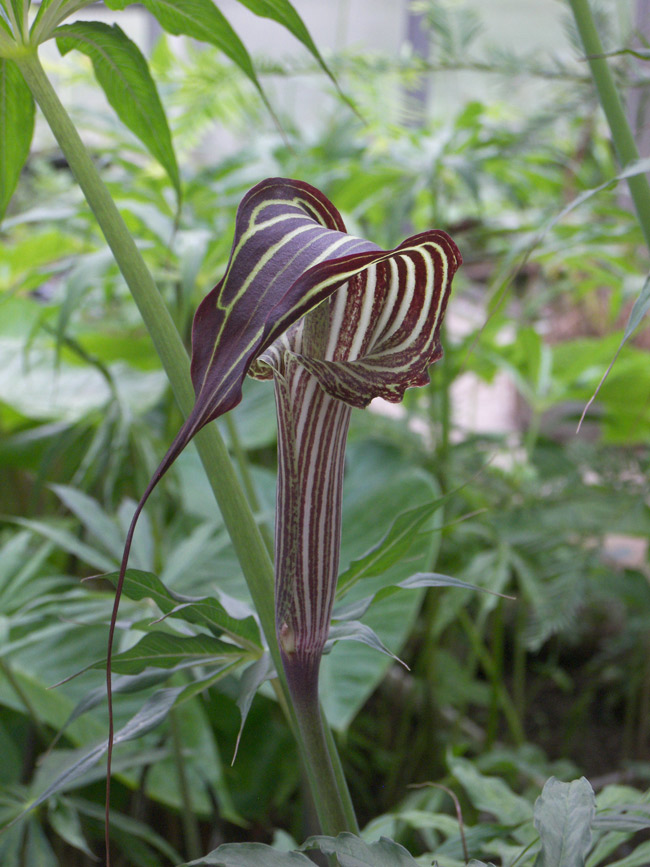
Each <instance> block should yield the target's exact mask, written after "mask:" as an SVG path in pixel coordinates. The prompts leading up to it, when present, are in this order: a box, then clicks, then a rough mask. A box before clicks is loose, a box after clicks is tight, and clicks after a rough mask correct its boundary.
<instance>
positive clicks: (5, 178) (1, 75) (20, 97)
mask: <svg viewBox="0 0 650 867" xmlns="http://www.w3.org/2000/svg"><path fill="white" fill-rule="evenodd" d="M33 133H34V99H33V97H32V94H31V92H30V90H29V88H28V87H27V85H26V84H25V80H24V78H23V77H22V75H21V74H20V70H19V69H18V67H17V66H16V64H15V63H14V62H13V61H12V60H6V59H4V58H0V220H1V219H2V217H3V216H4V213H5V211H6V210H7V205H8V204H9V200H10V199H11V197H12V195H13V192H14V190H15V189H16V184H17V183H18V178H19V177H20V172H21V171H22V168H23V166H24V164H25V160H26V159H27V156H28V154H29V148H30V146H31V143H32V135H33Z"/></svg>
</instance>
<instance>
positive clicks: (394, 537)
mask: <svg viewBox="0 0 650 867" xmlns="http://www.w3.org/2000/svg"><path fill="white" fill-rule="evenodd" d="M442 499H443V498H440V499H439V500H438V499H436V500H434V501H433V502H431V503H425V504H424V505H422V506H416V507H415V508H414V509H408V511H406V512H402V513H401V514H400V515H398V516H397V518H395V520H394V521H393V523H392V524H391V526H390V529H389V530H388V532H387V533H386V534H385V535H384V537H383V538H382V539H380V541H379V542H377V544H376V545H373V546H372V548H370V549H369V550H368V551H366V553H365V554H364V555H363V557H359V558H358V559H356V560H353V561H352V563H350V565H349V567H348V568H347V569H346V570H345V572H343V573H342V574H341V575H339V580H338V589H337V596H342V595H343V594H344V593H345V592H347V590H349V588H350V587H352V586H353V585H354V584H356V582H357V581H360V580H361V579H362V578H367V577H371V576H374V575H381V574H382V573H383V572H385V571H386V570H387V569H389V568H390V567H391V566H393V565H394V564H395V563H397V562H398V561H399V560H401V559H402V558H403V557H404V555H405V554H406V552H407V551H408V549H409V548H410V547H411V545H412V544H413V536H414V534H415V533H416V532H417V531H418V530H419V529H420V528H421V527H422V526H423V525H424V524H425V523H426V522H427V521H428V520H429V518H430V517H431V516H432V515H434V514H435V513H436V512H437V511H438V509H439V508H440V506H441V501H442Z"/></svg>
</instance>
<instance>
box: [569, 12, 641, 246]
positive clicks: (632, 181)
mask: <svg viewBox="0 0 650 867" xmlns="http://www.w3.org/2000/svg"><path fill="white" fill-rule="evenodd" d="M569 5H570V6H571V10H572V12H573V17H574V18H575V22H576V26H577V28H578V33H579V34H580V39H581V40H582V45H583V47H584V50H585V54H586V55H587V60H588V61H589V67H590V69H591V75H592V77H593V80H594V84H595V85H596V89H597V91H598V97H599V99H600V104H601V106H602V109H603V111H604V112H605V117H606V118H607V123H608V124H609V129H610V132H611V135H612V140H613V142H614V147H615V148H616V153H617V155H618V159H619V162H620V163H621V165H622V166H626V165H628V164H629V163H633V162H635V161H636V160H638V159H639V151H638V149H637V146H636V143H635V141H634V136H633V134H632V130H631V129H630V125H629V123H628V120H627V117H626V115H625V110H624V108H623V103H622V102H621V98H620V96H619V94H618V91H617V89H616V85H615V84H614V78H613V76H612V73H611V72H610V69H609V66H608V65H607V59H606V58H605V57H603V54H604V51H603V45H602V42H601V41H600V36H599V35H598V31H597V30H596V24H595V22H594V18H593V15H592V13H591V7H590V5H589V0H569ZM627 183H628V186H629V188H630V195H631V196H632V201H633V202H634V208H635V210H636V214H637V217H638V220H639V225H640V226H641V231H642V232H643V237H644V238H645V242H646V245H647V247H648V250H650V184H649V183H648V178H647V177H646V176H645V175H635V176H634V177H632V178H628V179H627Z"/></svg>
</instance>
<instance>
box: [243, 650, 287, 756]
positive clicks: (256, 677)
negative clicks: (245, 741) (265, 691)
mask: <svg viewBox="0 0 650 867" xmlns="http://www.w3.org/2000/svg"><path fill="white" fill-rule="evenodd" d="M272 677H277V674H276V672H275V670H274V668H273V660H272V659H271V655H270V654H269V653H264V654H263V656H261V657H260V658H259V659H257V660H256V661H255V662H254V663H253V664H252V665H249V666H248V668H247V669H246V671H245V672H244V673H243V674H242V676H241V680H240V682H239V694H238V696H237V707H238V708H239V713H240V714H241V724H240V726H239V732H238V733H237V742H236V744H235V754H234V757H233V762H234V761H235V757H236V756H237V751H238V749H239V741H240V740H241V736H242V732H243V731H244V725H245V724H246V718H247V716H248V712H249V710H250V709H251V705H252V703H253V699H254V698H255V694H256V693H257V690H258V689H259V688H260V686H261V685H262V684H263V683H264V682H265V681H266V680H270V679H271V678H272Z"/></svg>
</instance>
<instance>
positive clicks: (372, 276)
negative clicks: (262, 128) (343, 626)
mask: <svg viewBox="0 0 650 867" xmlns="http://www.w3.org/2000/svg"><path fill="white" fill-rule="evenodd" d="M460 262H461V257H460V253H459V251H458V249H457V247H456V245H455V244H454V242H453V241H452V240H451V239H450V238H449V237H448V235H446V234H445V233H444V232H441V231H438V230H431V231H428V232H423V233H421V234H418V235H415V236H413V237H411V238H408V239H406V240H405V241H404V242H403V243H402V244H400V245H399V247H397V248H396V249H394V250H390V251H388V252H386V251H383V250H381V249H379V248H378V247H377V246H376V245H375V244H372V243H371V242H369V241H365V240H363V239H361V238H358V237H355V236H354V235H349V234H347V233H346V231H345V225H344V223H343V221H342V219H341V216H340V214H339V213H338V211H337V210H336V208H335V207H334V206H333V205H332V204H331V203H330V202H329V201H328V200H327V198H326V197H325V196H324V195H323V194H322V193H320V192H319V191H318V190H317V189H315V188H314V187H312V186H310V185H309V184H306V183H303V182H301V181H295V180H288V179H284V178H272V179H269V180H266V181H263V182H261V183H260V184H258V185H257V186H256V187H254V188H253V189H252V190H251V191H250V192H249V193H247V194H246V196H245V197H244V199H243V201H242V203H241V205H240V207H239V210H238V213H237V220H236V227H235V237H234V241H233V247H232V252H231V256H230V261H229V263H228V266H227V269H226V273H225V275H224V277H223V279H222V280H221V281H220V283H219V284H218V285H217V286H216V287H215V288H214V289H213V290H212V291H211V292H210V293H209V294H208V295H207V296H206V297H205V298H204V300H203V301H202V302H201V304H200V306H199V308H198V310H197V312H196V315H195V318H194V325H193V332H192V364H191V374H192V382H193V385H194V389H195V393H196V402H195V405H194V408H193V410H192V411H191V413H190V414H189V415H188V417H187V419H186V421H185V423H184V424H183V426H182V427H181V429H180V431H179V433H178V435H177V436H176V438H175V439H174V441H173V443H172V445H171V446H170V448H169V450H168V452H167V453H166V455H165V456H164V458H163V460H162V461H161V463H160V465H159V467H158V469H157V470H156V472H155V473H154V475H153V476H152V478H151V481H150V483H149V485H148V487H147V489H146V490H145V492H144V494H143V496H142V499H141V500H140V502H139V503H138V506H137V508H136V510H135V514H134V516H133V520H132V523H131V526H130V529H129V533H128V536H127V540H126V546H125V551H124V556H123V560H122V564H121V569H120V574H119V578H118V585H117V595H116V600H115V608H114V611H113V618H112V621H111V627H110V637H109V654H108V665H107V682H108V683H107V685H108V691H109V699H110V690H111V645H112V641H113V635H114V631H115V623H116V617H117V606H118V604H119V598H120V593H121V590H122V586H123V582H124V577H125V573H126V568H127V563H128V557H129V550H130V546H131V540H132V538H133V532H134V529H135V526H136V522H137V520H138V516H139V515H140V513H141V511H142V509H143V507H144V505H145V503H146V501H147V499H148V497H149V495H150V493H151V492H152V490H153V489H154V487H155V486H156V484H157V483H158V481H159V480H160V479H161V477H162V476H163V474H164V473H165V472H166V471H167V469H168V468H169V467H170V466H171V464H172V463H173V462H174V460H175V459H176V457H177V456H178V455H179V454H180V452H181V451H182V450H183V449H184V448H185V446H186V445H187V444H188V443H189V442H190V440H191V439H192V438H193V436H194V435H195V434H196V433H197V432H198V431H199V430H200V429H201V428H202V427H204V426H205V425H206V424H208V423H209V422H210V421H212V420H214V419H216V418H218V417H219V416H221V415H223V414H224V413H225V412H227V411H228V410H230V409H232V408H233V407H234V406H235V405H236V404H237V403H238V402H239V401H240V400H241V396H242V390H241V389H242V382H243V380H244V377H245V376H246V374H247V373H248V372H250V373H251V374H252V375H253V376H256V377H258V378H262V379H265V378H273V380H274V384H275V393H276V403H277V416H278V433H279V436H278V441H279V482H278V492H277V511H276V531H275V541H276V545H275V548H276V551H275V629H276V636H272V635H267V636H266V639H267V641H268V642H269V643H271V642H273V641H274V640H275V639H277V642H278V645H279V648H280V659H281V664H282V667H283V669H284V673H285V676H286V682H287V685H288V693H289V698H290V704H291V708H292V713H293V715H295V721H296V723H297V733H298V736H299V741H300V743H301V747H302V753H303V757H304V759H305V761H306V764H307V767H308V772H309V778H310V782H311V783H312V785H315V786H316V787H317V788H318V789H319V790H320V796H319V797H317V798H316V802H317V805H318V807H319V818H320V821H321V823H322V825H323V830H325V831H326V832H327V833H336V832H338V831H342V830H354V817H353V815H351V811H350V810H349V809H346V806H345V803H344V800H345V798H344V797H342V796H341V791H340V790H341V786H342V785H343V781H342V779H341V778H340V776H338V775H337V769H336V760H335V758H333V757H332V755H331V754H330V751H329V749H328V744H327V737H326V733H325V731H324V729H323V725H322V722H321V715H320V708H319V702H318V671H319V666H320V660H321V657H322V654H323V650H324V647H325V642H326V640H327V638H328V633H329V624H330V617H331V611H332V604H333V601H334V591H335V589H336V579H337V572H338V559H339V547H340V540H341V491H342V481H343V469H344V456H345V443H346V436H347V428H348V422H349V417H350V412H351V407H353V406H356V407H364V406H367V404H368V403H369V402H370V401H371V400H372V399H373V398H374V397H378V396H381V397H384V398H386V399H388V400H391V401H399V400H401V398H402V396H403V394H404V391H405V389H406V388H408V387H409V386H415V385H423V384H425V383H427V382H428V381H429V377H428V373H427V368H428V367H429V365H430V364H431V363H432V362H434V361H436V360H437V359H438V358H440V356H441V354H442V350H441V346H440V338H439V333H440V325H441V322H442V318H443V316H444V313H445V309H446V306H447V301H448V298H449V293H450V289H451V282H452V278H453V276H454V273H455V272H456V269H457V268H458V266H459V265H460ZM110 726H111V731H110V736H109V741H111V740H112V737H113V724H112V714H111V722H110ZM109 779H110V750H109ZM350 826H352V827H350Z"/></svg>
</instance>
